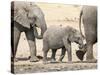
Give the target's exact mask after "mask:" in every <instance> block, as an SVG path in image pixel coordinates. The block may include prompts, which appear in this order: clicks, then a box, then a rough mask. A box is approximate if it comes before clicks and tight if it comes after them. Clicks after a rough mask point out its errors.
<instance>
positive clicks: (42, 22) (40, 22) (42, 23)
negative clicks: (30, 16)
mask: <svg viewBox="0 0 100 75" xmlns="http://www.w3.org/2000/svg"><path fill="white" fill-rule="evenodd" d="M36 27H38V28H40V29H41V34H40V35H39V34H38V31H37V29H36ZM46 30H47V25H46V22H45V19H44V17H42V18H39V19H38V20H37V23H36V24H35V26H34V35H35V37H36V38H37V39H42V38H43V34H44V32H45V31H46Z"/></svg>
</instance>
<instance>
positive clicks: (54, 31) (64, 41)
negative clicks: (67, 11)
mask: <svg viewBox="0 0 100 75" xmlns="http://www.w3.org/2000/svg"><path fill="white" fill-rule="evenodd" d="M71 42H75V43H77V44H79V46H80V47H82V46H83V40H82V36H81V34H80V33H79V31H77V30H76V29H74V28H72V27H69V26H67V27H61V26H59V27H54V26H53V27H50V28H48V29H47V30H46V32H45V33H44V35H43V63H45V64H46V63H47V53H48V51H49V49H52V56H51V59H52V60H53V61H55V54H56V50H57V49H59V48H62V53H61V56H60V59H59V60H60V61H62V59H63V58H64V56H65V52H66V50H67V53H68V61H69V62H71V61H72V55H71V53H72V52H71Z"/></svg>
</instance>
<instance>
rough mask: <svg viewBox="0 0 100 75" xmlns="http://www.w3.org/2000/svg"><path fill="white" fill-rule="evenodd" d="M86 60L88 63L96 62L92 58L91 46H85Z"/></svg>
mask: <svg viewBox="0 0 100 75" xmlns="http://www.w3.org/2000/svg"><path fill="white" fill-rule="evenodd" d="M86 60H87V61H88V62H96V59H95V58H94V56H93V44H87V53H86Z"/></svg>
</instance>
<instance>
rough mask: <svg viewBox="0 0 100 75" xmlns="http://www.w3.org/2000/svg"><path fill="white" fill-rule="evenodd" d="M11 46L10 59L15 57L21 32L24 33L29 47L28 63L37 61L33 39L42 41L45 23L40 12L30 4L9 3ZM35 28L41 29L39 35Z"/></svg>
mask: <svg viewBox="0 0 100 75" xmlns="http://www.w3.org/2000/svg"><path fill="white" fill-rule="evenodd" d="M11 21H12V22H11V24H12V26H11V31H12V33H11V41H12V42H11V44H12V58H13V59H14V58H15V56H16V51H17V46H18V41H19V38H20V34H21V32H25V34H26V37H27V40H28V43H29V47H30V55H31V58H30V61H33V62H35V61H38V60H39V59H38V58H37V57H36V42H35V38H38V39H42V38H43V34H44V32H45V31H46V29H47V27H46V22H45V18H44V14H43V12H42V10H41V9H40V8H39V7H38V6H37V5H35V4H34V3H31V2H22V1H15V2H12V3H11ZM36 27H39V28H40V29H41V34H40V35H39V34H38V32H37V30H36Z"/></svg>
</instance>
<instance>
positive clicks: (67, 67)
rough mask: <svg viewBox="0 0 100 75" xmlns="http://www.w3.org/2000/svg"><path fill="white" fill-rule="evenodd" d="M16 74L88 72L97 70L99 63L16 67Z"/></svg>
mask: <svg viewBox="0 0 100 75" xmlns="http://www.w3.org/2000/svg"><path fill="white" fill-rule="evenodd" d="M14 69H15V73H37V72H56V71H68V70H72V71H73V70H87V69H97V63H67V62H63V63H49V64H46V65H45V64H42V63H40V64H39V63H32V64H21V65H15V68H14Z"/></svg>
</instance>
